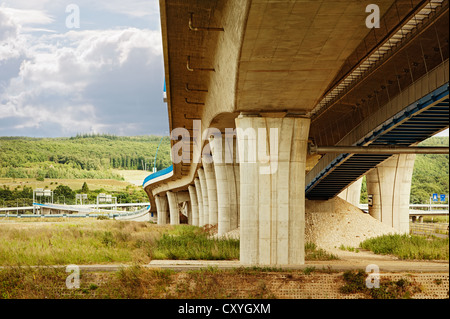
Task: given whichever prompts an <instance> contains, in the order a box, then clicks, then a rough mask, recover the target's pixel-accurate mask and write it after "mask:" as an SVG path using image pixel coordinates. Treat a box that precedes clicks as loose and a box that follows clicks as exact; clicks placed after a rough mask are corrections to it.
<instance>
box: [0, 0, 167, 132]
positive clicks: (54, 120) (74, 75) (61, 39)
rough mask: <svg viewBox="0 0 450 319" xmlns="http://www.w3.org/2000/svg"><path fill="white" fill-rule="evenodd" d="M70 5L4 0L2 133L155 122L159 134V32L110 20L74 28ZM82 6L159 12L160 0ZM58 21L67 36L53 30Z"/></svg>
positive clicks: (0, 10) (162, 114)
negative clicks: (95, 26) (69, 23)
mask: <svg viewBox="0 0 450 319" xmlns="http://www.w3.org/2000/svg"><path fill="white" fill-rule="evenodd" d="M69 3H72V2H71V1H67V0H52V1H49V0H36V1H28V0H27V1H25V0H14V1H9V0H5V1H3V2H1V0H0V135H33V136H61V135H64V136H70V135H74V134H76V133H80V132H108V133H114V134H126V135H132V134H146V133H144V132H149V131H148V129H149V126H148V125H147V122H150V121H155V119H156V122H157V123H155V124H153V125H152V126H151V127H152V128H154V129H153V133H160V132H164V131H166V130H167V124H168V121H167V114H166V109H165V106H164V104H163V103H162V92H161V91H162V86H163V77H164V75H163V58H162V44H161V34H160V32H159V30H156V31H154V30H149V29H139V28H134V27H111V23H110V22H109V23H107V25H109V27H108V28H106V29H102V30H98V29H97V30H86V29H83V28H81V29H76V30H73V31H70V30H68V29H66V28H64V27H62V25H61V23H64V20H65V15H66V13H65V7H66V5H67V4H69ZM77 4H78V5H79V6H80V9H81V13H82V16H83V14H86V16H89V12H88V10H93V11H92V12H96V10H104V11H110V12H115V14H119V13H120V14H124V15H129V16H133V15H134V16H136V17H139V16H147V15H149V14H153V15H154V14H155V11H156V13H157V11H158V2H157V1H155V0H153V1H147V0H146V1H140V0H132V1H130V2H127V3H126V4H124V3H123V1H115V0H112V1H109V2H107V1H104V2H103V1H102V2H92V1H86V0H79V1H78V2H77ZM7 6H9V7H7ZM11 7H13V8H11ZM47 8H48V11H47ZM121 11H123V12H121ZM113 16H114V17H116V15H113ZM106 17H107V15H105V16H103V17H102V19H105V18H106ZM112 19H115V18H112ZM124 21H125V20H121V24H123V22H124ZM130 21H131V20H130ZM58 23H59V24H58ZM58 26H59V30H60V32H61V31H62V33H57V32H53V29H54V28H55V27H56V28H58ZM30 31H44V33H42V32H32V33H30ZM49 32H51V33H49Z"/></svg>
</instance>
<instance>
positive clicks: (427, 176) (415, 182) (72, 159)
mask: <svg viewBox="0 0 450 319" xmlns="http://www.w3.org/2000/svg"><path fill="white" fill-rule="evenodd" d="M160 140H161V137H159V136H132V137H119V136H114V135H78V136H76V137H72V138H28V137H0V178H1V177H3V178H5V177H9V178H35V179H37V180H43V179H44V178H50V179H117V180H123V179H124V178H123V174H121V173H120V170H130V171H131V170H142V169H143V165H145V163H147V170H148V171H151V168H152V165H153V159H154V156H155V153H156V149H157V147H158V144H159V142H160ZM420 145H428V146H448V145H449V138H448V137H432V138H430V139H428V140H426V141H424V142H422V143H420ZM448 160H449V156H448V155H417V157H416V161H415V165H414V173H413V177H412V186H411V203H428V201H429V198H430V196H431V194H432V193H439V194H448V193H449V161H448ZM156 165H157V168H158V170H161V169H163V168H166V167H168V166H170V165H171V161H170V141H169V138H168V137H165V138H164V139H163V140H162V143H161V146H160V149H159V151H158V157H157V161H156ZM365 186H366V185H365V181H363V185H362V192H361V202H366V200H367V192H366V188H365Z"/></svg>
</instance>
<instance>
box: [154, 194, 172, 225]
mask: <svg viewBox="0 0 450 319" xmlns="http://www.w3.org/2000/svg"><path fill="white" fill-rule="evenodd" d="M155 202H156V213H157V214H158V216H157V218H158V225H165V224H167V213H168V206H169V204H168V202H167V196H165V195H155Z"/></svg>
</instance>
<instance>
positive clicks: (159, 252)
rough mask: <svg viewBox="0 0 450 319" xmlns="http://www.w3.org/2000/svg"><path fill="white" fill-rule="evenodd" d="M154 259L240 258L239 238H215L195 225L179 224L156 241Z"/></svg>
mask: <svg viewBox="0 0 450 319" xmlns="http://www.w3.org/2000/svg"><path fill="white" fill-rule="evenodd" d="M152 257H153V259H183V260H202V259H204V260H232V259H239V240H237V239H213V238H210V237H209V233H208V232H207V231H205V230H203V229H202V228H199V227H195V226H187V225H186V226H181V227H180V226H178V227H175V228H174V229H173V230H172V231H170V232H168V233H165V234H163V235H162V236H161V238H159V239H158V240H157V241H156V248H155V250H154V251H153V255H152Z"/></svg>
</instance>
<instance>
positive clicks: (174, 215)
mask: <svg viewBox="0 0 450 319" xmlns="http://www.w3.org/2000/svg"><path fill="white" fill-rule="evenodd" d="M167 200H168V202H169V212H170V224H171V225H179V224H180V213H179V210H178V198H177V194H176V193H174V192H170V191H169V192H167Z"/></svg>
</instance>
